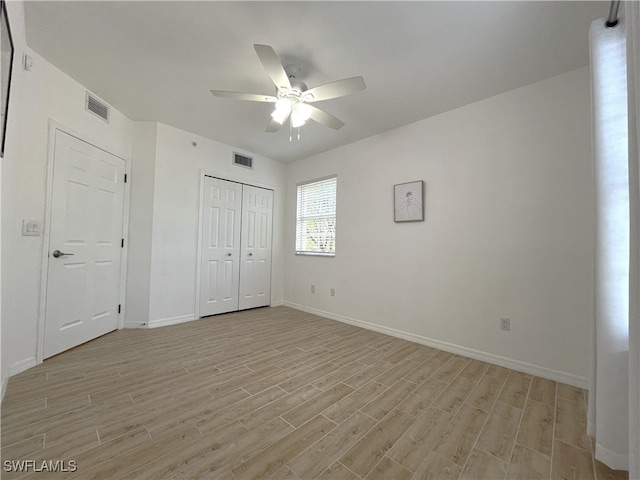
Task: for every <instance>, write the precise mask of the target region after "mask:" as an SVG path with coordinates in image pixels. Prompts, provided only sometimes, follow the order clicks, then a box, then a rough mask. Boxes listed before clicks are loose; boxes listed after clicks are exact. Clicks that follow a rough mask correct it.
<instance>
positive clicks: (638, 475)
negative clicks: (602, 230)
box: [623, 2, 640, 479]
mask: <svg viewBox="0 0 640 480" xmlns="http://www.w3.org/2000/svg"><path fill="white" fill-rule="evenodd" d="M624 3H625V6H624V12H623V14H624V18H625V21H626V29H627V77H628V78H627V87H628V97H629V102H628V109H629V197H630V198H629V206H630V214H631V217H630V219H631V223H630V226H631V237H630V240H631V242H630V243H631V244H630V262H629V265H630V271H629V478H634V479H640V3H638V2H624Z"/></svg>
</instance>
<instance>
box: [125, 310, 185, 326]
mask: <svg viewBox="0 0 640 480" xmlns="http://www.w3.org/2000/svg"><path fill="white" fill-rule="evenodd" d="M191 320H196V318H195V317H194V316H193V313H191V314H189V315H179V316H177V317H169V318H160V319H158V320H149V322H148V323H146V324H143V325H138V326H137V328H157V327H166V326H167V325H176V324H178V323H184V322H190V321H191Z"/></svg>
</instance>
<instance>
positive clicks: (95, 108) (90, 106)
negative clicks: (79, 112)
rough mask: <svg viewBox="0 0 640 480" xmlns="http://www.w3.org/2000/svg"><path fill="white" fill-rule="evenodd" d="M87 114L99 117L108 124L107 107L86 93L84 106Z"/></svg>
mask: <svg viewBox="0 0 640 480" xmlns="http://www.w3.org/2000/svg"><path fill="white" fill-rule="evenodd" d="M84 107H85V109H86V110H87V111H88V112H91V113H93V114H94V115H96V116H98V117H100V118H101V119H103V120H104V121H105V122H107V123H108V122H109V105H107V104H106V103H104V102H102V101H100V100H98V99H97V98H96V97H94V96H93V95H91V94H90V93H89V92H87V98H86V101H85V105H84Z"/></svg>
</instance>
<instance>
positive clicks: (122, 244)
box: [120, 238, 124, 248]
mask: <svg viewBox="0 0 640 480" xmlns="http://www.w3.org/2000/svg"><path fill="white" fill-rule="evenodd" d="M120 248H124V238H123V239H122V242H120Z"/></svg>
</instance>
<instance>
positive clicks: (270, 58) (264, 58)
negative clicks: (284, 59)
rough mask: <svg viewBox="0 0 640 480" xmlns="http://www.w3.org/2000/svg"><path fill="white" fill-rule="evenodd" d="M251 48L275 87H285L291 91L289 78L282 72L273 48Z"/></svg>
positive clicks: (266, 46)
mask: <svg viewBox="0 0 640 480" xmlns="http://www.w3.org/2000/svg"><path fill="white" fill-rule="evenodd" d="M253 48H255V50H256V53H257V54H258V58H259V59H260V61H261V62H262V66H263V67H264V69H265V70H266V71H267V73H268V74H269V77H271V80H272V81H273V83H275V85H276V87H278V88H280V87H286V88H287V89H289V90H291V82H290V81H289V76H288V75H287V72H285V71H284V67H283V66H282V63H281V62H280V59H279V58H278V55H276V52H275V51H274V50H273V48H271V47H270V46H269V45H259V44H255V45H254V46H253Z"/></svg>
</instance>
